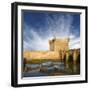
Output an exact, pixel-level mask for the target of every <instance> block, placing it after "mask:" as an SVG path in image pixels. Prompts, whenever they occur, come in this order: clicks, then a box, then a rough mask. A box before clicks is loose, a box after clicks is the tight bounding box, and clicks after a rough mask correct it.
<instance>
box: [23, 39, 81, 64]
mask: <svg viewBox="0 0 90 90" xmlns="http://www.w3.org/2000/svg"><path fill="white" fill-rule="evenodd" d="M49 47H50V50H48V51H24V52H23V57H24V59H25V60H26V62H28V61H30V60H36V59H37V60H38V59H39V60H40V59H41V60H56V61H57V60H60V61H65V62H68V61H69V60H70V59H72V60H73V62H74V63H76V62H77V60H79V61H80V49H79V48H78V49H69V38H53V39H52V40H49ZM78 58H79V59H78Z"/></svg>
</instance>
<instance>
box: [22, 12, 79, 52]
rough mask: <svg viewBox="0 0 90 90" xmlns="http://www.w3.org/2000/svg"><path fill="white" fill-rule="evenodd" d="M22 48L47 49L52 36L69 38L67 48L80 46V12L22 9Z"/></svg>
mask: <svg viewBox="0 0 90 90" xmlns="http://www.w3.org/2000/svg"><path fill="white" fill-rule="evenodd" d="M22 21H23V22H22V30H23V50H34V51H35V50H39V51H46V50H49V40H51V39H52V38H54V37H56V38H70V41H69V48H70V49H73V48H80V14H79V13H63V12H46V11H22Z"/></svg>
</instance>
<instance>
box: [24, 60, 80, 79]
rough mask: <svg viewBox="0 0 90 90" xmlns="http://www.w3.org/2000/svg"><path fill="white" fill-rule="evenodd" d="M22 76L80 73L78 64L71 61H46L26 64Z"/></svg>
mask: <svg viewBox="0 0 90 90" xmlns="http://www.w3.org/2000/svg"><path fill="white" fill-rule="evenodd" d="M25 68H26V69H25V70H24V71H23V73H22V76H23V77H36V76H56V75H76V74H80V64H79V63H76V64H74V63H73V62H68V63H65V62H52V61H47V62H43V63H40V64H26V65H25Z"/></svg>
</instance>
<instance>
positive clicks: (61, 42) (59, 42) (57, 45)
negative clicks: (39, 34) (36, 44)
mask: <svg viewBox="0 0 90 90" xmlns="http://www.w3.org/2000/svg"><path fill="white" fill-rule="evenodd" d="M49 46H50V51H60V50H63V51H66V50H68V49H69V39H68V38H64V39H57V38H54V39H52V40H49Z"/></svg>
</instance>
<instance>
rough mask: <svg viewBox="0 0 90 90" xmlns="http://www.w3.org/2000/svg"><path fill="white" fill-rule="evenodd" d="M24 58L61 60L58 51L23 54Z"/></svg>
mask: <svg viewBox="0 0 90 90" xmlns="http://www.w3.org/2000/svg"><path fill="white" fill-rule="evenodd" d="M23 56H24V58H26V59H27V60H31V59H60V53H59V52H58V51H43V52H42V51H28V52H24V53H23Z"/></svg>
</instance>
